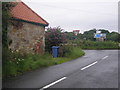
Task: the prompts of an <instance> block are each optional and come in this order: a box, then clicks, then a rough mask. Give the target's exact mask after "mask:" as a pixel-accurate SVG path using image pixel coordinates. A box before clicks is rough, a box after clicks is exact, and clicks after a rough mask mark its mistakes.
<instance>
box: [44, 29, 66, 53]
mask: <svg viewBox="0 0 120 90" xmlns="http://www.w3.org/2000/svg"><path fill="white" fill-rule="evenodd" d="M45 37H46V39H45V44H46V50H47V51H49V52H50V51H51V47H52V46H58V45H60V44H61V43H64V42H66V35H65V33H64V32H63V29H61V28H60V27H54V28H51V27H50V28H48V29H47V31H46V33H45Z"/></svg>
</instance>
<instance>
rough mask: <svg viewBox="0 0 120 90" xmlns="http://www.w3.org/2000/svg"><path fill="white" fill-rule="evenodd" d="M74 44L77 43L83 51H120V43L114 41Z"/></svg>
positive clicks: (87, 41) (79, 41) (84, 41)
mask: <svg viewBox="0 0 120 90" xmlns="http://www.w3.org/2000/svg"><path fill="white" fill-rule="evenodd" d="M72 43H76V44H77V46H78V47H80V48H82V49H103V50H106V49H120V47H119V42H114V41H90V40H83V41H82V40H76V41H75V40H74V41H72Z"/></svg>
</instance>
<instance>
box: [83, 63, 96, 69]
mask: <svg viewBox="0 0 120 90" xmlns="http://www.w3.org/2000/svg"><path fill="white" fill-rule="evenodd" d="M96 63H98V61H96V62H94V63H92V64H90V65H87V66H85V67H83V68H81V70H84V69H86V68H88V67H91V66H93V65H94V64H96Z"/></svg>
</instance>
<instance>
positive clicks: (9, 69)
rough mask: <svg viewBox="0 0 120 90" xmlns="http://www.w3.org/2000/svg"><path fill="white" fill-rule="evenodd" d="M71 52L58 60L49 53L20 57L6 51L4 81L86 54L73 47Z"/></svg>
mask: <svg viewBox="0 0 120 90" xmlns="http://www.w3.org/2000/svg"><path fill="white" fill-rule="evenodd" d="M70 50H71V51H70V53H68V54H66V55H65V57H58V58H53V57H52V55H51V54H49V53H45V54H44V55H40V54H38V55H36V54H28V55H20V54H15V53H13V54H11V53H10V51H7V53H5V52H6V51H5V52H3V68H2V69H3V73H2V74H3V75H2V76H3V79H4V78H7V77H13V76H17V75H20V74H23V73H24V72H27V71H31V70H35V69H38V68H42V67H48V66H51V65H57V64H61V63H64V62H67V61H70V60H73V59H76V58H78V57H80V56H83V55H84V54H85V53H84V52H83V51H82V50H81V49H80V48H79V47H74V48H73V47H71V49H70ZM6 54H7V55H6ZM9 55H10V56H9ZM5 56H8V57H5Z"/></svg>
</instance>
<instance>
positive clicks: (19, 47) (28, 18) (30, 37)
mask: <svg viewBox="0 0 120 90" xmlns="http://www.w3.org/2000/svg"><path fill="white" fill-rule="evenodd" d="M11 14H12V18H11V25H9V27H8V47H9V49H10V50H12V51H17V52H21V53H44V49H45V36H44V35H45V27H46V26H48V23H47V22H46V21H45V20H44V19H43V18H42V17H40V16H39V15H38V14H37V13H35V12H34V11H33V10H32V9H31V8H29V7H28V6H27V5H26V4H25V3H23V2H17V3H16V6H15V7H13V8H12V10H11Z"/></svg>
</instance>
